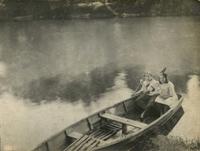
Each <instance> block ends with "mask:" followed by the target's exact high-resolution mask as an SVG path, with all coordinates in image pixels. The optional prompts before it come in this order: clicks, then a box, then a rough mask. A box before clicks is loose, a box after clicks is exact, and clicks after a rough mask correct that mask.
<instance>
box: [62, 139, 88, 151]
mask: <svg viewBox="0 0 200 151" xmlns="http://www.w3.org/2000/svg"><path fill="white" fill-rule="evenodd" d="M87 137H88V136H86V135H84V136H82V137H81V138H80V139H78V140H76V141H74V142H73V143H72V144H70V145H69V146H68V147H67V148H66V149H65V150H64V151H70V150H71V148H73V146H75V145H77V144H78V143H81V142H82V141H84V140H85V139H86V138H87Z"/></svg>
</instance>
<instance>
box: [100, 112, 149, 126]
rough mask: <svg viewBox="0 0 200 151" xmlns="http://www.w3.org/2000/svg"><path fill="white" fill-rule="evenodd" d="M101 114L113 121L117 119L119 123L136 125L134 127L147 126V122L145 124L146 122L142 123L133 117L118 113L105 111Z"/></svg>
mask: <svg viewBox="0 0 200 151" xmlns="http://www.w3.org/2000/svg"><path fill="white" fill-rule="evenodd" d="M100 116H101V117H102V118H105V119H109V120H112V121H116V122H119V123H123V124H126V125H129V126H134V127H138V128H144V127H146V126H147V124H145V123H141V122H138V121H134V120H131V119H127V118H124V117H120V116H116V115H113V114H109V113H104V114H101V115H100Z"/></svg>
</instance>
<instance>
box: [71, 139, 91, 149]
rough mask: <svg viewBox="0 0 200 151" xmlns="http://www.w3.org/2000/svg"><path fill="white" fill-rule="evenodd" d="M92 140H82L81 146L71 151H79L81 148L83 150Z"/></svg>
mask: <svg viewBox="0 0 200 151" xmlns="http://www.w3.org/2000/svg"><path fill="white" fill-rule="evenodd" d="M93 141H94V140H93V139H92V138H91V137H88V138H87V139H86V140H84V141H83V142H82V143H81V144H79V145H78V146H76V147H75V148H74V149H73V151H79V150H80V151H81V148H84V147H85V146H86V145H87V144H88V143H90V142H93Z"/></svg>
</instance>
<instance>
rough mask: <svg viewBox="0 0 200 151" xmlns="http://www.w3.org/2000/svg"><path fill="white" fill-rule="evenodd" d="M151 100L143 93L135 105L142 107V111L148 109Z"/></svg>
mask: <svg viewBox="0 0 200 151" xmlns="http://www.w3.org/2000/svg"><path fill="white" fill-rule="evenodd" d="M149 99H150V96H148V95H147V94H146V93H142V94H141V95H140V96H138V97H137V98H136V99H135V104H136V105H137V106H138V107H140V108H141V109H145V108H146V104H147V101H148V100H149Z"/></svg>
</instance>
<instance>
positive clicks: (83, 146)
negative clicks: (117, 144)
mask: <svg viewBox="0 0 200 151" xmlns="http://www.w3.org/2000/svg"><path fill="white" fill-rule="evenodd" d="M96 141H97V140H95V139H91V140H90V141H88V142H86V143H85V144H83V145H82V146H81V147H80V148H78V149H76V150H74V151H83V150H84V149H85V148H88V147H89V146H90V145H92V144H93V143H94V142H96Z"/></svg>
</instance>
